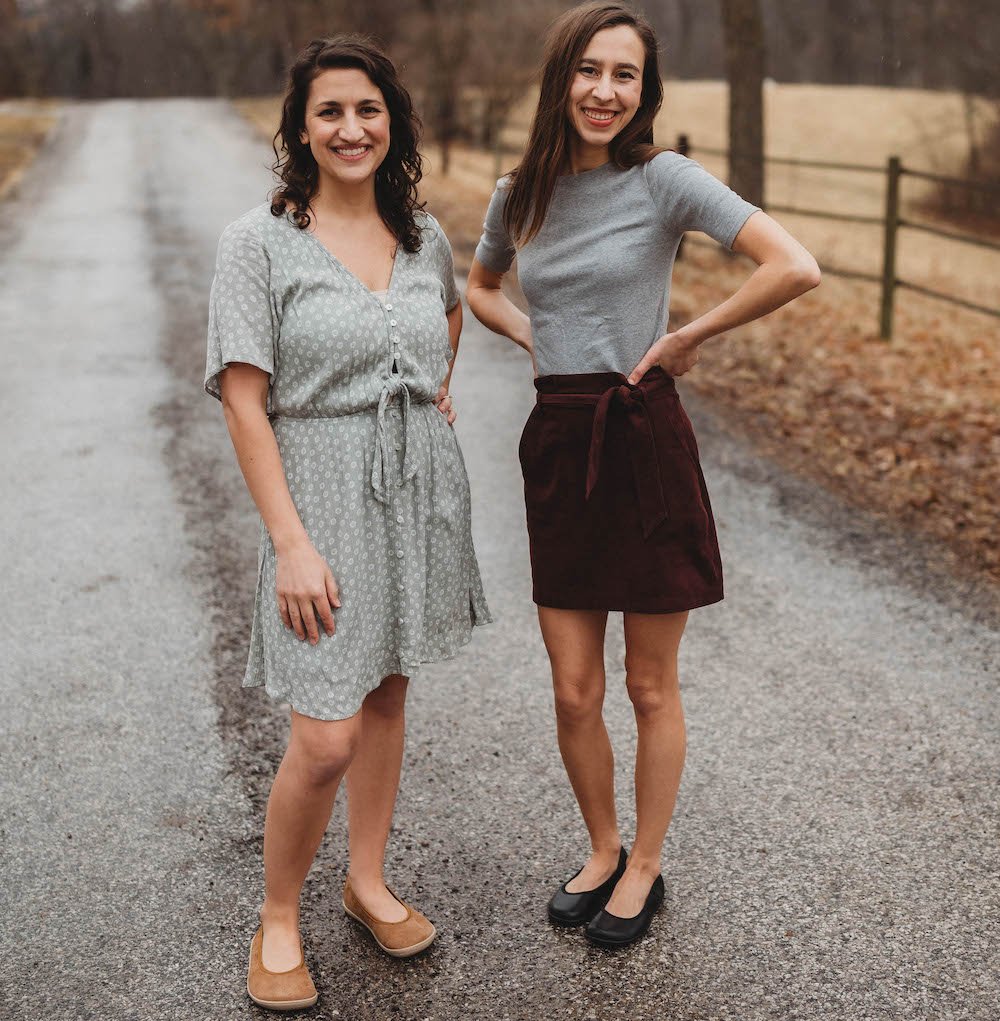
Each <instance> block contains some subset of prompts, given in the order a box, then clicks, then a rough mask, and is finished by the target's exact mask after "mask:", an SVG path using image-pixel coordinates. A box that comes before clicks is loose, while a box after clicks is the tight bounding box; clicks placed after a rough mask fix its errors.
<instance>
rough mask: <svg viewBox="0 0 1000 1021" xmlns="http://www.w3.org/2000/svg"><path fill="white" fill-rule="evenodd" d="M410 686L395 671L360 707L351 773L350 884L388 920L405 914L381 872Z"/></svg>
mask: <svg viewBox="0 0 1000 1021" xmlns="http://www.w3.org/2000/svg"><path fill="white" fill-rule="evenodd" d="M406 686H407V678H405V677H403V676H401V675H399V674H393V675H392V676H391V677H386V678H385V680H383V681H382V683H381V685H380V686H379V687H378V688H376V689H375V690H374V691H372V692H369V694H368V697H367V698H366V699H365V701H364V704H363V705H362V707H361V743H360V745H359V746H358V750H357V752H356V753H355V756H354V759H353V761H352V762H351V767H350V769H349V770H348V771H347V804H348V827H349V833H350V847H351V864H350V869H349V875H350V878H351V886H352V888H353V889H354V892H355V893H356V894H357V895H358V898H359V899H360V900H361V903H362V904H364V906H365V907H366V908H367V909H368V910H369V911H370V912H371V913H372V914H373V915H374V916H375V917H376V918H379V919H381V920H382V921H384V922H401V921H402V920H403V919H404V918H405V917H406V910H405V908H403V906H402V905H401V904H400V903H399V901H398V900H396V898H395V897H393V896H392V894H391V893H389V891H388V890H387V889H386V886H385V879H384V878H383V872H382V869H383V864H384V861H385V845H386V842H387V841H388V839H389V830H390V828H391V826H392V812H393V809H394V808H395V805H396V792H397V791H398V790H399V773H400V769H401V767H402V763H403V734H404V730H405V725H406V717H405V705H406Z"/></svg>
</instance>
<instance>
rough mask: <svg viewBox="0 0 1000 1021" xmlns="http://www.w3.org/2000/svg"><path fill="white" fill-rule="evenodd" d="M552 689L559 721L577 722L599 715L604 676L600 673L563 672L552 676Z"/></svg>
mask: <svg viewBox="0 0 1000 1021" xmlns="http://www.w3.org/2000/svg"><path fill="white" fill-rule="evenodd" d="M552 690H553V695H554V697H555V706H556V716H557V717H558V718H559V722H560V723H570V724H572V723H579V722H583V721H585V720H588V719H592V718H593V717H594V716H600V714H601V711H602V709H603V707H604V676H603V674H600V673H591V672H579V673H563V674H560V675H558V676H554V677H553V680H552Z"/></svg>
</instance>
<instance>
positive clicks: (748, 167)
mask: <svg viewBox="0 0 1000 1021" xmlns="http://www.w3.org/2000/svg"><path fill="white" fill-rule="evenodd" d="M722 23H723V31H724V35H725V41H726V73H727V75H728V78H729V187H730V188H732V189H733V191H735V192H738V193H739V194H740V195H742V196H743V197H744V198H745V199H746V200H747V201H748V202H753V203H754V204H755V205H758V206H763V204H764V26H763V23H762V22H761V17H760V4H759V0H722Z"/></svg>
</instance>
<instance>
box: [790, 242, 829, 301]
mask: <svg viewBox="0 0 1000 1021" xmlns="http://www.w3.org/2000/svg"><path fill="white" fill-rule="evenodd" d="M786 279H787V281H788V286H789V288H790V289H791V290H793V291H794V292H795V295H796V297H797V296H798V295H800V294H805V292H806V291H811V290H812V289H813V288H814V287H819V282H820V280H821V279H822V274H821V273H820V271H819V265H818V264H817V262H816V260H815V259H814V258H813V257H812V256H811V255H809V254H808V253H807V254H806V255H805V256H804V257H803V258H801V259H797V260H796V261H795V262H794V263H792V264H791V265H790V266H789V267H788V270H787V271H786Z"/></svg>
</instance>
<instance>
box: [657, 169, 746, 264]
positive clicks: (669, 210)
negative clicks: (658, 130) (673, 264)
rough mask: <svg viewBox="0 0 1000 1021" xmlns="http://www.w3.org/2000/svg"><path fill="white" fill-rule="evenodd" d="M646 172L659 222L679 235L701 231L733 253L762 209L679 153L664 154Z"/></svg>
mask: <svg viewBox="0 0 1000 1021" xmlns="http://www.w3.org/2000/svg"><path fill="white" fill-rule="evenodd" d="M643 171H644V173H645V175H646V184H647V186H648V188H649V193H650V195H651V196H652V199H653V203H654V204H655V206H656V209H657V212H658V214H659V217H660V221H661V222H662V223H663V224H664V226H666V227H667V228H668V229H671V230H673V231H676V233H678V234H680V233H683V232H684V231H686V230H700V231H703V232H704V233H705V234H707V235H708V236H709V237H710V238H713V239H714V240H715V241H718V242H719V244H720V245H723V246H725V247H726V248H730V249H731V248H732V247H733V242H734V241H735V240H736V235H737V234H739V232H740V228H741V227H742V226H743V224H744V223H746V222H747V220H748V219H749V217H750V215H751V214H752V213H755V212H757V211H758V210H759V209H760V206H755V205H753V203H751V202H747V201H746V199H744V198H741V197H740V196H739V195H737V194H736V192H734V191H733V190H732V189H731V188H728V187H727V186H726V185H724V184H723V183H722V182H721V181H720V180H718V178H715V177H713V176H712V175H711V174H710V173H709V172H708V171H707V170H705V168H704V167H702V165H701V164H700V163H696V162H695V161H694V160H690V159H688V158H687V157H686V156H681V155H680V153H676V152H661V153H659V154H658V155H656V156H654V157H653V159H651V160H650V161H649V162H648V163H646V164H645V165H644V167H643Z"/></svg>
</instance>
